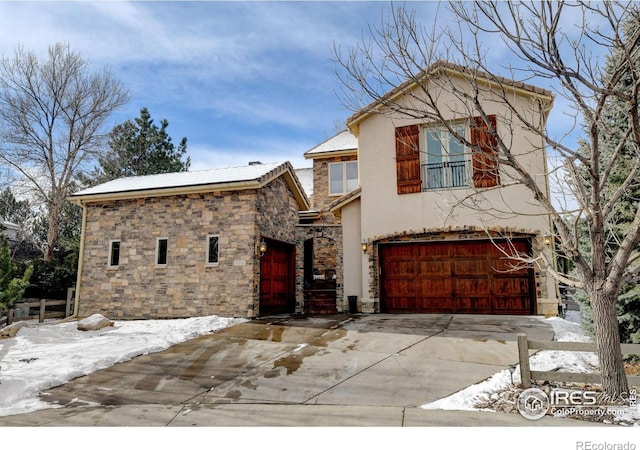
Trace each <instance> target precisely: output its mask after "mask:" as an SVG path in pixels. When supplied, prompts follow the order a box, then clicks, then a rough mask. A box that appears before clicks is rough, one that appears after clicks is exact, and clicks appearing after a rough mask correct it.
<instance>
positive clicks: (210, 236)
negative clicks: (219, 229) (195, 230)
mask: <svg viewBox="0 0 640 450" xmlns="http://www.w3.org/2000/svg"><path fill="white" fill-rule="evenodd" d="M211 238H217V239H218V260H217V261H216V262H209V241H210V240H211ZM204 264H205V266H207V267H216V266H218V265H219V264H220V235H219V234H208V235H207V240H206V241H205V260H204Z"/></svg>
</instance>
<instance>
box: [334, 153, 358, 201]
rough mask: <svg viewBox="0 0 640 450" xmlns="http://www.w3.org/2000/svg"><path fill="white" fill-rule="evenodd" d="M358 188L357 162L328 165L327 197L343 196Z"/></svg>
mask: <svg viewBox="0 0 640 450" xmlns="http://www.w3.org/2000/svg"><path fill="white" fill-rule="evenodd" d="M357 187H358V161H347V162H338V163H329V195H344V194H347V193H349V192H351V191H353V190H354V189H355V188H357Z"/></svg>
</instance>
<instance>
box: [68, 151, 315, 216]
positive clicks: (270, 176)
mask: <svg viewBox="0 0 640 450" xmlns="http://www.w3.org/2000/svg"><path fill="white" fill-rule="evenodd" d="M281 175H284V179H285V182H286V183H287V186H288V187H289V189H290V190H291V193H292V194H293V196H294V198H295V199H296V202H297V203H298V206H299V207H300V209H302V210H307V209H309V200H308V199H307V196H306V194H305V193H304V189H303V188H302V184H301V183H300V181H299V180H298V178H297V176H296V175H295V173H294V171H293V167H292V166H291V164H289V163H285V164H282V165H281V166H279V167H276V168H275V169H273V170H272V171H270V172H267V173H266V174H264V175H262V176H261V177H259V178H256V179H252V180H242V181H232V182H225V183H207V184H199V185H190V186H177V187H163V188H151V189H136V190H130V191H119V192H106V193H99V194H86V195H72V196H70V197H68V200H69V201H70V202H71V203H74V204H77V205H82V204H86V203H95V202H101V201H115V200H131V199H136V198H150V197H169V196H174V195H186V194H201V193H208V192H223V191H241V190H248V189H260V188H262V187H263V186H265V185H267V184H268V183H270V182H271V181H273V180H275V179H276V178H278V177H279V176H281Z"/></svg>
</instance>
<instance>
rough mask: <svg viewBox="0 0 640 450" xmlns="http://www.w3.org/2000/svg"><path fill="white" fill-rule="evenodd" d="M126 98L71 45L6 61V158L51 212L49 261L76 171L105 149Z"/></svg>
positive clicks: (2, 142) (0, 134) (2, 126)
mask: <svg viewBox="0 0 640 450" xmlns="http://www.w3.org/2000/svg"><path fill="white" fill-rule="evenodd" d="M127 99H128V94H127V92H126V91H125V90H124V89H123V87H122V86H121V84H120V83H119V82H118V81H117V80H116V79H114V77H113V76H112V75H111V74H110V73H109V71H107V70H103V71H101V72H95V73H94V72H92V71H91V69H90V66H89V63H88V61H86V60H85V59H83V58H82V57H81V56H80V55H79V54H77V53H75V52H72V51H71V50H70V49H69V47H68V45H65V44H61V43H57V44H55V45H52V46H50V47H49V51H48V58H47V59H45V60H41V59H39V58H38V57H37V55H36V54H35V53H33V52H29V51H26V50H24V49H23V48H22V47H20V48H18V49H17V50H16V52H15V55H14V56H13V57H4V58H3V59H2V60H1V61H0V163H2V164H3V165H6V166H8V167H9V168H10V173H13V174H16V175H17V176H18V177H19V178H21V180H22V182H23V184H24V186H27V187H28V189H29V190H30V194H31V195H32V196H33V197H35V198H37V199H38V200H39V201H40V202H41V204H42V206H43V207H44V210H45V211H46V214H47V219H48V231H47V242H46V245H45V248H44V249H43V254H44V258H45V259H46V260H49V259H51V256H52V254H53V251H54V249H55V248H56V245H57V242H58V234H59V229H60V225H61V224H60V211H61V209H62V205H63V203H64V201H65V199H66V197H67V196H68V195H69V194H70V192H69V189H70V186H71V183H72V181H73V178H74V176H75V175H76V173H77V172H78V170H79V168H80V167H81V166H82V164H84V163H85V162H86V161H88V160H90V159H92V158H94V157H95V156H96V155H97V154H98V152H100V150H101V149H102V148H103V147H102V142H103V140H102V138H103V137H104V136H103V132H102V127H103V125H104V124H105V121H106V119H107V118H108V116H109V115H110V114H111V113H112V112H113V111H114V110H116V109H117V108H119V107H120V106H122V105H123V104H124V103H125V102H126V101H127Z"/></svg>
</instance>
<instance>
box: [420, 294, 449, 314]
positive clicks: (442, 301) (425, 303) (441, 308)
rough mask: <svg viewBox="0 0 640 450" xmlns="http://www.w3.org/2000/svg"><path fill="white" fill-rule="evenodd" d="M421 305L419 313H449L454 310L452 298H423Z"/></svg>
mask: <svg viewBox="0 0 640 450" xmlns="http://www.w3.org/2000/svg"><path fill="white" fill-rule="evenodd" d="M419 305H420V310H419V311H418V312H434V313H449V312H451V311H453V308H454V305H453V299H452V298H451V297H423V298H422V299H421V301H420V302H419Z"/></svg>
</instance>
